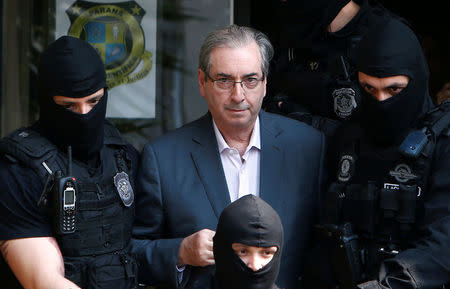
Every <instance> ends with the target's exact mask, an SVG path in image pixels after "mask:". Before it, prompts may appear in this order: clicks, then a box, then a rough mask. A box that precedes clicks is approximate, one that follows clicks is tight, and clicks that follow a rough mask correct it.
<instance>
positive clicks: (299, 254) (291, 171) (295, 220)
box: [132, 25, 325, 288]
mask: <svg viewBox="0 0 450 289" xmlns="http://www.w3.org/2000/svg"><path fill="white" fill-rule="evenodd" d="M272 55H273V48H272V45H271V44H270V42H269V40H268V39H267V37H266V36H265V35H264V34H262V33H261V32H259V31H256V30H254V29H251V28H248V27H240V26H236V25H231V26H228V27H225V28H221V29H217V30H215V31H213V32H211V33H210V34H209V35H208V36H207V37H206V39H205V41H204V43H203V45H202V47H201V50H200V57H199V70H198V82H199V86H200V93H201V95H202V96H203V97H204V98H205V99H206V102H207V104H208V108H209V112H208V113H207V114H206V115H205V116H203V117H201V118H200V119H198V120H196V121H194V122H192V123H189V124H187V125H185V126H183V127H182V128H180V129H177V130H175V131H173V132H170V133H168V134H166V135H164V136H162V137H160V138H159V139H157V140H154V141H152V142H150V143H149V144H147V145H146V146H145V148H144V150H143V153H142V165H141V168H140V172H139V173H138V191H139V192H138V194H137V195H138V196H139V197H138V198H137V208H136V222H135V227H134V230H133V235H134V239H133V241H132V246H133V251H134V252H135V253H136V254H137V258H138V262H139V264H140V269H139V281H140V282H141V283H145V284H148V285H155V286H157V287H158V286H160V285H163V286H166V287H167V286H168V287H170V288H181V287H183V288H184V287H189V288H205V285H204V284H209V283H210V279H211V277H212V276H213V272H214V254H213V236H214V234H215V232H214V231H213V230H214V229H215V228H216V226H217V222H218V217H219V216H220V213H221V212H222V210H223V209H224V208H225V207H226V206H227V205H228V204H229V203H231V202H233V201H235V200H237V199H239V198H240V197H242V196H244V195H247V194H252V195H256V196H259V197H261V198H262V199H263V200H265V201H266V202H267V203H269V204H270V205H271V206H272V207H273V208H274V209H275V210H276V211H277V213H278V214H279V215H280V218H281V221H282V222H283V224H284V226H285V232H286V234H285V239H284V244H283V247H284V248H285V249H284V251H283V254H282V256H281V268H280V274H279V277H278V279H277V284H279V286H280V287H282V288H296V287H297V283H298V280H299V278H300V276H301V273H302V269H303V260H304V257H305V253H306V252H305V251H306V249H307V247H308V245H309V241H310V239H309V237H310V235H311V229H312V224H313V222H314V221H315V216H316V213H317V208H316V203H317V202H316V201H317V200H316V197H317V196H318V195H319V191H320V190H321V182H322V175H323V172H324V168H323V166H324V161H323V159H324V154H325V148H324V146H325V143H324V136H323V135H322V134H321V133H320V132H319V131H317V130H315V129H313V128H312V127H309V126H307V125H305V124H303V123H300V122H298V121H295V120H291V119H288V118H285V117H283V116H279V115H274V114H270V113H266V112H263V111H261V103H262V100H263V98H264V96H265V94H266V84H267V75H268V73H269V71H268V70H269V62H270V59H271V57H272ZM230 278H232V276H230Z"/></svg>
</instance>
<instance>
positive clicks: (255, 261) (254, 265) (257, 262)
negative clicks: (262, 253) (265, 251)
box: [247, 255, 263, 271]
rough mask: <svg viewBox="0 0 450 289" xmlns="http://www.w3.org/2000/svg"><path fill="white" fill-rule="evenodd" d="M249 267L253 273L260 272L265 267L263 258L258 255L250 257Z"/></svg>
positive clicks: (248, 260)
mask: <svg viewBox="0 0 450 289" xmlns="http://www.w3.org/2000/svg"><path fill="white" fill-rule="evenodd" d="M247 267H249V268H250V269H252V270H253V271H258V270H259V269H261V268H262V267H263V263H262V260H261V258H260V257H259V256H258V255H252V256H249V257H248V259H247Z"/></svg>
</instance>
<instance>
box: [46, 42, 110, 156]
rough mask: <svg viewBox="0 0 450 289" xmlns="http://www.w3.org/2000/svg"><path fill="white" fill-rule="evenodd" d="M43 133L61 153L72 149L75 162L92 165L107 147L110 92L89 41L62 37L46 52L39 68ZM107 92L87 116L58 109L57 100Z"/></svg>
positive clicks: (59, 107) (62, 108)
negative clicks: (107, 112) (56, 97)
mask: <svg viewBox="0 0 450 289" xmlns="http://www.w3.org/2000/svg"><path fill="white" fill-rule="evenodd" d="M39 85H40V93H39V104H40V116H39V123H40V129H41V130H42V133H43V135H44V136H46V137H47V138H49V139H50V140H51V141H52V142H53V143H54V144H56V145H57V146H58V147H59V148H60V149H61V150H63V151H66V149H67V146H69V145H70V146H72V153H73V156H74V158H75V159H77V160H79V161H82V162H84V163H91V162H92V160H95V159H96V158H97V157H98V153H99V152H100V150H101V148H102V146H103V137H104V131H103V129H104V120H105V114H106V104H107V91H106V72H105V67H104V65H103V62H102V60H101V58H100V56H99V55H98V53H97V51H96V50H95V49H94V48H93V47H92V46H91V45H90V44H89V43H87V42H86V41H83V40H80V39H78V38H75V37H71V36H62V37H60V38H59V39H57V40H56V41H54V42H53V43H51V44H50V45H49V46H48V48H47V49H46V50H45V51H44V53H43V54H42V56H41V61H40V65H39ZM102 88H104V89H105V93H104V95H103V97H102V98H101V100H100V101H99V102H98V103H97V104H96V105H95V106H94V107H93V108H92V109H91V111H89V112H88V113H86V114H79V113H74V112H72V111H69V110H68V109H65V108H64V107H62V106H60V105H57V104H56V103H55V102H54V101H53V96H55V95H60V96H65V97H72V98H82V97H85V96H88V95H91V94H93V93H95V92H96V91H98V90H99V89H102Z"/></svg>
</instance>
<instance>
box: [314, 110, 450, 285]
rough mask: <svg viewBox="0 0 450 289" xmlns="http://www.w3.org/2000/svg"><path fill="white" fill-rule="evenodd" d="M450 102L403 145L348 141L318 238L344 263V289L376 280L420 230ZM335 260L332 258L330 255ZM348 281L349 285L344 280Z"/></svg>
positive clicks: (341, 269) (446, 127) (341, 270)
mask: <svg viewBox="0 0 450 289" xmlns="http://www.w3.org/2000/svg"><path fill="white" fill-rule="evenodd" d="M449 125H450V102H445V103H443V104H441V106H439V107H437V108H435V109H433V110H432V111H430V112H428V113H427V114H426V115H425V117H424V118H423V119H422V121H421V124H420V125H419V126H418V127H417V129H414V130H412V131H411V133H410V134H409V135H408V136H407V137H406V138H405V140H404V141H403V143H402V144H401V145H400V146H399V147H390V148H386V149H385V150H380V149H374V147H373V146H372V145H371V144H370V143H364V142H361V141H359V139H360V138H359V137H358V132H357V131H353V132H350V131H348V130H346V133H347V134H348V135H349V136H355V135H356V139H357V140H354V141H352V140H350V141H344V142H343V143H344V146H343V147H342V148H341V149H342V150H341V152H340V154H339V159H338V161H339V164H338V166H337V175H336V180H335V181H334V182H333V183H332V184H331V185H330V186H329V189H328V192H327V193H326V195H325V197H324V208H323V212H322V216H323V217H322V224H321V225H320V226H318V229H319V230H318V231H319V234H320V235H321V236H322V238H323V239H326V242H327V243H328V244H329V245H330V247H332V248H334V249H333V250H332V251H333V253H332V255H333V256H334V257H335V258H338V259H340V261H339V262H338V261H337V260H336V263H337V264H338V263H339V264H341V265H340V266H339V268H335V272H337V274H338V275H341V276H339V279H340V280H341V282H343V283H345V284H342V285H343V287H342V288H355V287H354V286H356V284H358V282H361V281H365V280H367V279H374V278H375V277H376V274H377V270H378V268H379V264H380V262H381V261H383V260H384V259H386V258H389V257H394V256H395V255H396V254H398V253H399V252H400V251H401V250H404V249H407V248H410V247H411V243H413V242H414V241H415V240H416V238H417V233H418V230H420V229H421V228H422V227H421V226H422V224H421V223H420V220H421V219H422V217H423V213H424V206H423V205H424V204H423V203H424V200H425V199H426V198H427V187H428V178H429V176H430V169H431V164H432V161H433V159H435V158H436V155H435V154H436V146H437V143H438V140H439V139H440V138H448V137H449V136H450V128H449ZM332 258H333V257H332ZM343 280H345V281H343Z"/></svg>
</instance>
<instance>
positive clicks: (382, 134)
mask: <svg viewBox="0 0 450 289" xmlns="http://www.w3.org/2000/svg"><path fill="white" fill-rule="evenodd" d="M371 27H372V29H371V30H369V31H368V32H367V33H366V34H365V36H364V37H363V38H362V39H361V41H360V43H359V47H358V51H357V56H356V66H357V70H358V71H361V72H363V73H365V74H367V75H369V76H374V77H377V78H384V77H390V76H397V75H404V76H407V77H409V83H408V85H407V87H405V88H404V89H403V90H402V91H401V92H400V93H398V94H396V95H394V96H392V97H391V98H389V99H386V100H384V101H377V100H376V99H374V97H373V96H372V95H370V94H368V93H367V92H366V91H365V89H364V88H362V87H361V88H360V90H361V92H362V124H363V126H364V129H365V132H366V133H367V134H368V135H369V136H370V137H371V139H372V140H373V141H374V142H375V143H377V144H379V145H394V144H399V143H400V142H401V141H402V140H403V138H404V137H405V136H406V134H407V133H408V131H409V128H411V127H413V126H414V125H415V124H416V122H417V120H418V119H420V117H421V116H422V115H423V114H424V113H425V112H426V111H428V110H429V109H431V107H432V102H431V98H430V96H429V92H428V78H429V72H428V66H427V63H426V60H425V57H424V55H423V52H422V47H421V45H420V43H419V41H418V39H417V38H416V36H415V34H414V32H413V31H412V30H411V29H410V28H409V27H408V25H406V24H405V23H404V22H402V21H401V20H397V19H382V20H381V21H379V23H377V24H376V25H372V26H371Z"/></svg>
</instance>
